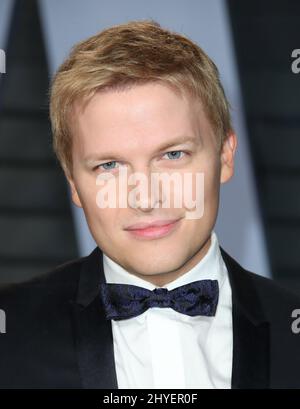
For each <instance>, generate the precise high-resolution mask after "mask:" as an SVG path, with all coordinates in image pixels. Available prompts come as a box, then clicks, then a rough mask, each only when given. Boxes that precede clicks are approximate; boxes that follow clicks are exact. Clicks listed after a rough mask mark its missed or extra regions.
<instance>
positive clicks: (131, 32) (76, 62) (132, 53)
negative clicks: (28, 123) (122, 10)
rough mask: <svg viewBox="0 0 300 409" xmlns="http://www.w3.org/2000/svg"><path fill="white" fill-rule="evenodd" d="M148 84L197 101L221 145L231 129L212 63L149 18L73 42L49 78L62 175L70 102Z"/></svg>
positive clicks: (68, 163) (68, 162)
mask: <svg viewBox="0 0 300 409" xmlns="http://www.w3.org/2000/svg"><path fill="white" fill-rule="evenodd" d="M153 81H162V82H163V83H165V84H167V85H171V86H172V87H173V88H174V89H175V90H177V91H179V92H180V93H182V91H184V92H188V93H189V94H190V95H192V96H194V97H196V98H200V99H201V101H202V104H203V108H204V111H205V113H206V115H207V117H208V119H209V121H210V123H211V125H212V127H213V130H214V132H215V134H216V137H217V141H218V146H219V148H221V147H222V145H223V142H224V140H225V139H226V136H227V135H228V133H229V132H230V131H231V129H232V125H231V118H230V107H229V103H228V100H227V98H226V96H225V93H224V90H223V87H222V84H221V82H220V77H219V72H218V69H217V67H216V65H215V64H214V62H213V61H212V60H211V59H210V58H209V57H208V56H207V55H206V54H205V52H204V51H203V50H202V49H201V48H200V47H199V46H198V45H196V44H195V43H194V42H192V41H191V40H189V39H188V38H187V37H185V36H183V35H181V34H178V33H176V32H172V31H170V30H166V29H163V28H162V27H161V26H160V25H159V24H158V23H157V22H155V21H153V20H141V21H131V22H128V23H126V24H121V25H117V26H113V27H110V28H108V29H106V30H103V31H102V32H100V33H98V34H96V35H94V36H92V37H90V38H88V39H87V40H84V41H82V42H80V43H78V44H76V45H75V46H74V47H73V48H72V50H71V53H70V54H69V56H68V58H67V59H66V60H65V61H64V62H63V64H62V65H61V66H60V67H59V69H58V71H57V72H56V74H55V76H54V78H53V81H52V84H51V88H50V119H51V126H52V133H53V148H54V151H55V153H56V155H57V157H58V160H59V161H60V163H61V165H62V168H63V170H64V171H65V173H66V174H68V175H72V136H71V126H70V121H71V117H70V114H71V113H72V108H73V106H74V102H75V101H80V100H82V101H83V100H88V99H90V98H91V97H92V96H93V95H94V94H95V92H97V91H101V90H110V89H111V90H114V89H125V88H126V87H128V86H129V87H131V86H134V85H138V84H143V83H147V82H153Z"/></svg>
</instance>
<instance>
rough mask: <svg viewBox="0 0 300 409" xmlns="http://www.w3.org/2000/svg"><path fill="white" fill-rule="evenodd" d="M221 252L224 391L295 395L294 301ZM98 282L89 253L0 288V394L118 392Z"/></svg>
mask: <svg viewBox="0 0 300 409" xmlns="http://www.w3.org/2000/svg"><path fill="white" fill-rule="evenodd" d="M221 253H222V257H223V259H224V261H225V264H226V266H227V269H228V273H229V279H230V283H231V287H232V303H233V310H232V314H233V365H232V388H300V334H295V333H293V331H292V329H291V324H292V321H293V319H295V318H292V317H291V314H292V311H293V310H294V309H298V308H300V301H299V298H298V297H296V296H295V295H292V294H290V293H289V292H287V291H285V290H283V289H281V288H280V287H278V286H277V285H275V284H274V283H273V282H272V281H271V280H268V279H265V278H262V277H260V276H258V275H256V274H253V273H251V272H248V271H246V270H244V269H243V268H242V267H241V266H240V265H239V264H238V263H237V262H236V261H235V260H233V259H232V258H231V257H230V256H229V255H228V254H227V253H226V252H225V251H224V250H223V249H222V248H221ZM101 282H105V277H104V273H103V263H102V252H101V250H100V249H99V248H98V247H96V248H95V250H94V251H93V252H92V253H91V254H90V255H89V256H87V257H83V258H80V259H77V260H74V261H70V262H68V263H65V264H63V265H61V266H59V267H57V268H56V269H55V270H53V271H51V272H49V273H46V274H44V275H42V276H41V277H38V278H35V279H33V280H30V281H28V282H26V283H20V284H15V285H12V286H7V287H5V288H2V289H1V291H0V309H2V310H4V311H5V313H6V333H0V387H1V388H99V389H104V388H108V389H117V388H118V385H117V378H116V370H115V363H114V351H113V338H112V329H111V321H107V320H106V319H105V317H104V311H103V307H102V304H101V300H100V296H99V284H100V283H101ZM200 387H201V385H199V388H200Z"/></svg>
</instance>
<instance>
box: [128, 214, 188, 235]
mask: <svg viewBox="0 0 300 409" xmlns="http://www.w3.org/2000/svg"><path fill="white" fill-rule="evenodd" d="M180 221H181V218H180V219H175V220H174V219H173V220H157V221H153V222H152V223H137V224H133V225H131V226H129V227H127V228H126V229H125V230H126V231H128V233H129V234H130V235H131V236H133V237H137V238H144V239H157V238H161V237H165V236H167V235H168V234H170V233H171V232H173V231H174V230H175V229H176V228H177V227H178V225H179V223H180Z"/></svg>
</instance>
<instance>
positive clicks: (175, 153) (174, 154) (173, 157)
mask: <svg viewBox="0 0 300 409" xmlns="http://www.w3.org/2000/svg"><path fill="white" fill-rule="evenodd" d="M180 153H184V152H183V151H171V152H167V153H166V155H171V157H169V159H180V157H179V156H180V155H178V154H180Z"/></svg>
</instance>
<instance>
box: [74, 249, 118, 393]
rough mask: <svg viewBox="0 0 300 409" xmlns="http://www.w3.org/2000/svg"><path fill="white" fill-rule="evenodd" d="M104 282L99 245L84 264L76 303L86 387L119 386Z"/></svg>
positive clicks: (76, 332) (77, 334) (77, 336)
mask: <svg viewBox="0 0 300 409" xmlns="http://www.w3.org/2000/svg"><path fill="white" fill-rule="evenodd" d="M104 281H105V278H104V272H103V261H102V252H101V251H100V250H99V248H98V247H97V248H96V249H95V250H94V251H93V252H92V253H91V254H90V255H89V256H88V257H87V258H86V259H85V261H84V262H83V264H82V268H81V273H80V279H79V287H78V294H77V301H76V302H75V303H74V304H73V324H74V336H75V343H76V349H77V358H78V366H79V371H80V375H81V380H82V387H83V388H88V389H117V388H118V386H117V376H116V370H115V360H114V350H113V337H112V327H111V321H107V320H106V319H105V317H104V311H103V308H102V303H101V300H100V297H99V285H100V283H101V282H104Z"/></svg>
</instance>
